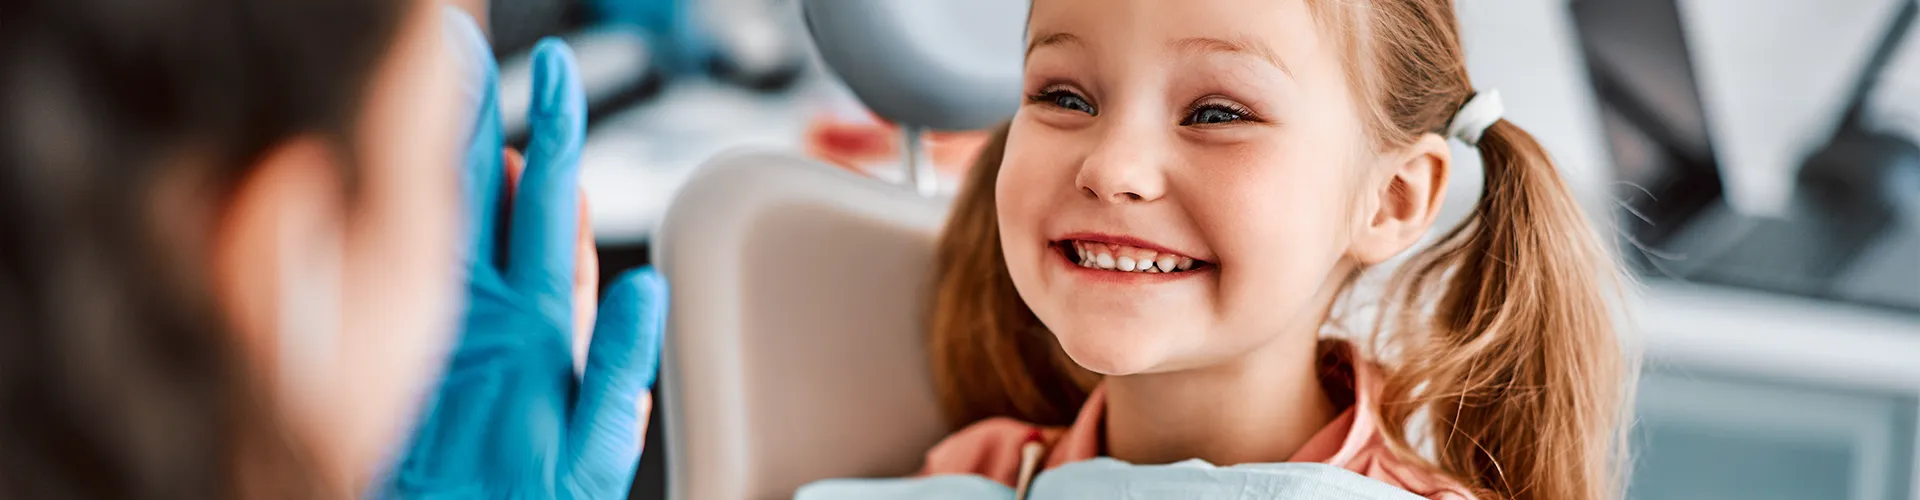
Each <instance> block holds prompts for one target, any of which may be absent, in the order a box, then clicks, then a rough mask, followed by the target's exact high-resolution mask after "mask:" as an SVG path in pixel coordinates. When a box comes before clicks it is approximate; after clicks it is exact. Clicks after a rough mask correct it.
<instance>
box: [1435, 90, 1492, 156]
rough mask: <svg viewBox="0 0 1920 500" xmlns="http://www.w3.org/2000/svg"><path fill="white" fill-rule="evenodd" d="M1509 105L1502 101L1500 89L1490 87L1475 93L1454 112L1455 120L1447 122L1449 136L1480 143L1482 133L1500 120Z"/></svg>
mask: <svg viewBox="0 0 1920 500" xmlns="http://www.w3.org/2000/svg"><path fill="white" fill-rule="evenodd" d="M1506 112H1507V107H1506V105H1504V104H1501V103H1500V90H1499V89H1488V90H1485V91H1482V92H1476V93H1474V94H1473V98H1472V99H1467V104H1466V105H1464V106H1460V111H1456V112H1454V113H1453V122H1452V123H1449V124H1447V137H1451V138H1454V139H1459V140H1460V142H1464V143H1467V145H1469V146H1478V145H1480V135H1481V134H1485V133H1486V132H1487V128H1488V127H1492V126H1493V124H1494V122H1498V121H1500V115H1501V114H1504V113H1506Z"/></svg>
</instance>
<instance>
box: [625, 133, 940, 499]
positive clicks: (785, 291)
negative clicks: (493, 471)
mask: <svg viewBox="0 0 1920 500" xmlns="http://www.w3.org/2000/svg"><path fill="white" fill-rule="evenodd" d="M946 205H947V202H946V200H939V199H929V198H922V197H920V196H918V195H915V194H913V193H912V192H911V191H909V190H907V189H904V188H903V187H901V186H897V185H889V184H884V183H882V182H880V181H876V180H872V179H868V178H864V177H859V176H856V175H853V174H851V173H848V172H846V171H843V170H840V169H837V168H834V167H830V166H827V165H826V164H823V163H820V162H817V161H814V160H810V159H806V158H802V157H800V156H799V155H797V154H790V153H771V152H733V153H728V154H723V155H721V156H720V157H718V158H715V159H713V160H712V161H710V162H708V164H706V165H704V166H702V167H701V168H700V169H699V170H698V171H697V173H695V174H694V175H693V177H692V178H690V179H689V180H688V182H687V184H686V185H685V186H684V187H683V188H682V189H681V190H680V191H679V194H678V195H677V197H676V198H675V199H674V201H673V203H672V205H671V207H670V208H669V209H668V211H667V215H666V219H665V221H664V222H663V224H662V226H661V228H660V230H659V232H658V233H657V234H656V235H655V236H654V240H653V245H654V247H653V248H654V249H653V251H654V262H655V263H656V265H657V266H658V267H659V269H660V270H661V272H662V273H663V274H664V275H665V276H666V278H667V282H668V285H669V287H670V289H671V294H672V297H671V301H672V303H671V305H670V307H671V309H670V310H669V314H668V320H667V323H668V325H667V337H666V347H665V349H664V351H663V355H664V359H663V361H664V363H663V365H662V368H661V372H662V373H661V381H660V394H661V396H662V397H663V398H664V401H663V405H662V408H663V411H665V414H664V415H663V416H664V417H665V419H666V425H667V429H666V431H667V432H666V434H667V436H668V439H667V441H668V442H667V448H668V479H667V487H668V492H669V494H668V497H669V498H673V499H676V500H680V499H697V500H712V499H762V498H791V497H792V495H793V492H794V489H796V488H798V487H799V486H801V485H803V484H806V483H808V482H812V481H814V480H818V479H825V478H834V477H885V476H899V475H905V474H910V473H912V472H913V471H914V468H916V467H917V466H918V465H919V464H920V462H921V457H922V456H923V454H924V453H925V452H926V451H927V449H928V448H929V447H931V446H932V445H933V444H934V443H936V442H938V440H939V439H940V438H941V437H942V436H943V435H944V434H945V433H946V431H947V430H948V428H947V425H946V423H945V422H944V421H943V419H942V418H941V416H940V412H939V408H938V402H937V400H936V398H935V395H934V392H933V387H932V380H931V376H930V374H929V372H928V371H927V368H926V367H927V363H926V359H927V358H926V352H925V348H924V345H925V335H924V334H923V332H924V331H925V328H924V323H923V321H922V311H924V310H925V308H926V300H925V299H924V298H925V297H926V291H927V290H928V289H929V281H930V279H929V278H930V277H931V272H932V257H933V250H934V241H935V237H936V233H937V231H938V228H939V226H940V224H941V223H942V222H943V218H944V216H945V210H946V209H945V207H946Z"/></svg>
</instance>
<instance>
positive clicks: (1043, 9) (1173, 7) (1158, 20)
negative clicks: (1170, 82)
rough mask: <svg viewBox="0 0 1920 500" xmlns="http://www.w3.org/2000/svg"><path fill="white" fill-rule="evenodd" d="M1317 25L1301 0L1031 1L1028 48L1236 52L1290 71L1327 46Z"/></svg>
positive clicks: (1322, 52) (1327, 50)
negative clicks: (1173, 0)
mask: <svg viewBox="0 0 1920 500" xmlns="http://www.w3.org/2000/svg"><path fill="white" fill-rule="evenodd" d="M1320 27H1321V26H1320V23H1318V22H1317V20H1316V17H1315V15H1314V10H1313V8H1312V6H1310V5H1309V4H1308V2H1307V0H1182V1H1178V2H1169V1H1165V0H1035V1H1034V2H1033V8H1032V14H1031V15H1030V16H1028V22H1027V37H1028V38H1027V40H1028V55H1032V53H1033V52H1034V51H1036V50H1039V49H1041V48H1046V47H1051V46H1072V48H1076V49H1078V50H1081V51H1089V52H1111V51H1127V52H1129V53H1130V54H1131V53H1138V52H1145V51H1157V53H1164V54H1182V55H1188V54H1238V55H1249V56H1254V57H1256V58H1258V59H1261V60H1264V61H1266V62H1268V63H1270V64H1273V65H1274V66H1276V67H1278V68H1280V69H1281V70H1282V71H1285V72H1288V73H1290V74H1291V73H1292V70H1294V69H1296V68H1297V67H1299V66H1305V65H1311V64H1313V62H1312V61H1313V60H1315V59H1326V57H1325V56H1328V55H1331V54H1333V53H1334V52H1333V51H1332V50H1331V48H1330V47H1331V46H1330V45H1328V44H1327V43H1326V41H1325V40H1326V37H1325V36H1323V35H1324V33H1322V32H1321V29H1320ZM1138 55H1147V54H1145V53H1141V54H1138Z"/></svg>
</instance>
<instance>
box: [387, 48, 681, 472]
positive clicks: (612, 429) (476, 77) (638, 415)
mask: <svg viewBox="0 0 1920 500" xmlns="http://www.w3.org/2000/svg"><path fill="white" fill-rule="evenodd" d="M448 21H449V23H450V24H452V25H453V26H452V27H451V28H450V33H449V38H450V39H451V41H452V42H453V43H454V44H455V45H456V53H458V54H460V56H461V57H464V58H466V61H464V62H466V63H469V64H468V65H469V68H468V69H469V70H470V72H471V74H469V75H465V76H464V77H463V78H469V79H470V81H469V82H468V83H469V84H473V83H475V82H477V83H478V84H479V85H478V86H477V87H471V88H469V89H468V90H469V91H470V92H471V95H473V96H478V98H477V100H476V102H475V104H476V105H477V109H478V114H477V115H476V116H475V117H474V118H475V120H474V122H475V123H476V127H475V129H474V135H473V138H472V143H471V147H470V149H469V150H468V151H467V154H466V158H467V161H466V164H465V166H464V167H463V170H464V172H463V177H464V178H465V181H466V187H467V191H466V195H467V200H468V202H469V204H470V206H469V207H467V208H468V209H469V214H471V217H470V219H469V220H470V221H471V223H472V226H471V227H470V233H471V234H470V239H469V240H467V243H468V244H469V245H470V247H469V248H470V249H471V250H470V252H468V256H467V261H468V262H467V266H468V269H469V276H468V284H467V289H468V301H469V302H468V304H467V307H466V314H465V317H464V323H463V326H462V331H461V333H460V336H459V338H458V340H457V341H456V344H455V346H454V349H453V353H452V357H451V360H450V361H449V364H448V366H447V372H446V378H445V380H444V381H442V383H441V386H440V388H439V391H438V393H437V394H436V395H435V396H434V401H433V402H431V403H430V404H429V406H428V407H427V408H426V410H425V411H424V413H423V415H422V420H421V422H420V426H419V427H418V429H417V431H416V434H415V436H414V440H413V442H412V445H411V447H410V448H409V449H408V450H407V451H406V455H405V456H404V457H403V458H402V459H401V462H400V464H399V466H398V468H397V469H396V470H395V471H394V473H393V475H392V478H391V480H390V481H388V482H387V484H386V487H385V488H384V489H383V491H380V492H378V493H377V495H378V496H382V497H386V498H434V499H437V498H461V499H468V498H514V499H551V498H560V499H614V498H626V497H627V493H628V490H629V488H630V487H631V484H632V481H633V474H634V469H635V466H636V465H638V463H639V459H640V448H641V442H640V440H641V438H642V436H643V433H641V432H640V431H639V430H640V426H641V424H642V423H643V422H644V419H645V415H644V412H645V410H642V409H641V408H640V406H646V407H648V408H650V407H651V395H650V394H649V392H648V391H649V389H650V388H651V387H652V385H653V379H654V373H655V369H656V368H657V366H658V364H659V345H660V336H661V333H662V329H663V323H662V319H663V314H664V311H665V304H664V301H665V297H666V294H665V288H664V287H665V285H664V283H663V282H662V280H661V279H660V277H659V275H658V274H656V273H654V272H653V271H652V270H651V269H641V270H639V271H635V272H631V273H628V274H626V275H624V276H621V277H620V278H619V279H617V280H615V281H614V282H613V283H612V284H611V285H610V286H609V289H608V292H607V295H606V299H605V300H604V301H603V302H602V303H601V305H600V309H599V313H598V318H597V321H596V323H595V325H594V331H593V339H592V345H591V347H590V348H589V351H588V355H587V361H586V370H585V374H584V376H583V377H582V378H579V379H576V378H575V376H574V371H573V360H572V354H571V351H572V349H571V347H570V346H571V336H572V333H571V332H572V331H573V327H572V325H573V310H574V309H573V303H572V295H573V286H574V280H573V277H574V275H575V265H576V263H575V251H576V250H577V248H576V237H577V236H578V231H579V224H580V216H579V214H580V212H579V190H580V187H579V172H578V170H579V168H578V167H579V157H580V148H581V144H582V142H583V136H584V132H585V127H586V124H585V117H586V104H585V99H584V97H583V96H582V93H583V91H582V90H581V87H580V83H579V81H578V73H577V70H576V69H575V66H574V60H573V55H572V53H571V52H570V51H569V49H568V48H567V46H566V45H565V44H564V43H561V42H560V41H558V40H555V39H547V40H542V41H541V42H540V44H539V45H538V46H537V47H536V48H535V49H534V57H533V60H534V77H533V80H534V84H533V87H534V91H533V92H534V96H533V99H532V102H533V105H532V109H531V111H530V112H529V114H530V115H531V116H529V119H528V122H529V124H530V127H531V129H532V131H533V137H532V139H531V142H530V143H529V144H528V148H527V154H526V168H525V172H524V173H523V174H522V175H521V177H520V182H519V186H518V188H517V189H516V191H515V194H514V196H513V198H512V201H511V207H502V202H501V197H502V196H503V195H504V193H505V186H503V184H504V182H505V172H504V165H503V161H504V160H503V158H502V154H501V153H502V139H501V132H500V117H499V111H498V105H497V99H496V97H497V96H496V95H495V94H496V93H497V90H495V89H496V84H495V81H496V79H497V70H496V69H495V65H494V62H493V59H492V56H491V55H489V54H490V52H489V51H488V50H487V46H486V39H485V38H484V36H482V35H481V32H480V30H479V26H478V25H476V24H474V23H473V20H472V19H471V18H470V17H467V16H466V15H465V14H464V13H458V11H451V12H450V13H449V14H448ZM502 208H509V210H510V211H509V212H506V213H504V214H503V213H502V211H501V209H502ZM502 217H510V218H511V221H510V224H509V225H506V226H504V228H503V226H502V224H500V222H501V220H502V219H501V218H502ZM503 229H504V230H505V231H506V232H507V234H506V244H505V245H504V249H498V248H496V246H497V245H498V242H499V240H498V239H497V238H498V232H499V231H501V230H503ZM502 252H504V255H502V254H501V253H502Z"/></svg>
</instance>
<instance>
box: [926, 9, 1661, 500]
mask: <svg viewBox="0 0 1920 500" xmlns="http://www.w3.org/2000/svg"><path fill="white" fill-rule="evenodd" d="M1309 3H1310V4H1312V5H1313V7H1314V10H1315V13H1316V15H1317V16H1318V17H1319V18H1320V21H1322V22H1323V26H1325V27H1328V28H1331V29H1330V31H1331V32H1335V33H1338V34H1341V35H1342V37H1341V38H1342V42H1343V43H1344V46H1345V51H1346V54H1347V57H1348V61H1347V62H1348V64H1347V65H1346V66H1347V68H1348V71H1349V73H1350V75H1349V76H1350V80H1351V81H1354V82H1357V83H1358V85H1357V86H1356V88H1355V89H1354V92H1355V95H1356V96H1357V97H1359V102H1364V103H1373V105H1371V106H1365V107H1364V109H1363V112H1364V113H1367V116H1365V118H1366V119H1367V123H1368V130H1367V132H1368V133H1369V135H1371V136H1372V137H1373V138H1374V139H1375V140H1376V142H1377V143H1378V145H1379V146H1380V147H1381V149H1382V150H1386V149H1391V148H1394V147H1401V146H1405V145H1408V144H1411V143H1412V142H1413V141H1414V140H1416V139H1417V138H1419V137H1421V136H1422V135H1424V134H1428V133H1440V132H1441V131H1443V130H1445V128H1446V126H1447V125H1448V121H1449V120H1450V119H1451V118H1452V116H1453V114H1454V112H1455V111H1456V110H1458V109H1459V108H1460V107H1461V106H1462V105H1463V104H1464V103H1465V102H1466V101H1467V99H1468V98H1470V97H1472V96H1473V93H1474V90H1473V86H1472V83H1471V81H1470V80H1469V79H1468V78H1467V71H1466V66H1465V61H1464V59H1463V56H1462V53H1461V48H1460V37H1459V29H1458V26H1457V21H1456V18H1455V15H1454V11H1453V5H1452V2H1451V1H1450V0H1391V1H1387V0H1381V1H1369V2H1344V1H1340V0H1314V1H1309ZM1362 34H1365V35H1364V36H1362ZM1005 134H1006V129H1005V128H1004V127H1002V128H1001V130H999V131H998V133H996V135H995V137H994V138H993V139H992V140H991V141H990V142H989V145H988V148H987V150H986V151H984V152H983V153H982V155H981V157H980V160H979V161H978V163H977V164H976V165H975V168H974V169H973V170H972V172H971V173H970V175H969V178H968V181H967V184H966V186H965V187H964V188H963V189H962V191H961V193H960V196H959V197H958V199H957V200H956V201H955V206H954V208H953V212H952V213H951V215H950V219H949V222H948V224H947V227H946V229H945V232H944V233H943V234H942V236H941V241H940V249H939V253H938V256H937V257H936V277H935V286H936V289H935V293H934V303H933V307H932V310H931V314H930V315H929V319H930V323H931V324H930V325H929V326H930V329H929V332H930V335H931V338H930V342H929V348H930V349H931V351H932V352H931V357H932V364H933V370H934V381H935V384H936V388H937V389H938V390H939V392H940V394H941V400H942V403H943V405H944V407H945V410H946V412H947V416H948V418H949V419H950V422H953V423H954V424H956V425H965V424H968V423H971V422H974V421H977V420H980V419H984V418H988V417H996V416H1007V417H1013V418H1017V419H1021V420H1025V421H1029V422H1033V423H1036V424H1041V425H1066V424H1068V423H1071V422H1072V420H1073V418H1074V416H1075V413H1076V412H1078V410H1079V408H1080V406H1081V405H1082V404H1084V403H1085V401H1086V397H1087V394H1088V393H1089V391H1090V389H1091V387H1092V386H1093V385H1094V384H1095V383H1097V382H1098V377H1097V376H1096V375H1094V374H1092V373H1091V372H1088V371H1087V370H1085V369H1083V368H1080V367H1079V366H1077V365H1075V364H1074V363H1073V362H1072V361H1071V360H1070V359H1068V358H1067V357H1066V355H1065V354H1064V353H1063V351H1062V350H1061V349H1060V347H1059V345H1058V344H1057V343H1056V341H1055V340H1054V338H1053V336H1052V335H1051V334H1049V333H1048V332H1047V330H1046V328H1045V327H1044V326H1043V325H1041V324H1040V322H1039V320H1038V319H1037V318H1036V317H1035V316H1034V315H1033V312H1032V311H1031V310H1029V309H1028V308H1027V307H1026V305H1025V303H1023V302H1021V300H1020V298H1019V296H1018V294H1017V293H1016V292H1015V290H1014V288H1013V282H1012V279H1011V277H1010V276H1009V275H1008V272H1007V267H1006V262H1005V259H1004V257H1003V256H1002V255H1001V250H1000V240H999V228H998V227H997V225H996V219H995V217H996V215H995V208H994V178H995V176H997V175H998V172H999V167H1000V157H1001V154H1002V151H1001V148H1002V147H1003V146H1004V142H1005ZM1477 147H1478V149H1479V151H1480V156H1481V160H1482V162H1483V163H1484V164H1485V174H1484V177H1485V188H1484V192H1483V194H1482V195H1481V197H1480V199H1479V200H1478V201H1477V202H1476V204H1475V206H1474V210H1473V212H1472V214H1471V215H1470V216H1469V217H1468V218H1467V219H1466V220H1464V221H1462V222H1461V223H1460V224H1459V225H1458V226H1456V227H1454V228H1452V229H1451V230H1449V231H1448V232H1447V233H1445V235H1444V236H1442V237H1441V238H1440V239H1439V240H1438V242H1437V243H1435V244H1434V245H1432V246H1431V247H1429V248H1426V249H1423V250H1421V251H1420V252H1419V253H1418V254H1416V255H1414V256H1412V258H1411V259H1410V260H1409V261H1408V262H1407V263H1406V264H1405V265H1403V266H1402V267H1400V268H1399V269H1398V270H1397V271H1396V272H1395V274H1394V275H1393V278H1392V280H1391V281H1390V284H1389V288H1388V292H1387V296H1386V303H1385V304H1383V306H1384V307H1382V308H1381V309H1380V318H1379V319H1380V321H1379V322H1378V323H1377V324H1376V327H1375V328H1376V329H1375V332H1374V333H1375V335H1374V339H1375V342H1374V344H1376V349H1374V351H1375V352H1374V354H1375V355H1376V356H1375V357H1376V358H1378V359H1376V361H1377V362H1379V363H1380V365H1381V368H1382V372H1383V374H1384V384H1383V389H1382V394H1381V397H1380V401H1381V404H1380V413H1381V423H1382V425H1381V428H1382V432H1383V434H1385V437H1386V438H1387V441H1388V443H1389V444H1390V447H1391V448H1393V449H1394V451H1395V452H1396V453H1397V454H1399V455H1400V456H1401V457H1402V458H1404V459H1408V460H1412V461H1415V462H1417V463H1426V464H1428V465H1429V466H1430V467H1432V468H1433V469H1435V470H1436V471H1437V472H1440V473H1442V474H1445V475H1448V476H1451V477H1453V478H1455V479H1456V480H1458V481H1460V482H1461V483H1463V484H1464V485H1466V486H1468V487H1470V488H1473V489H1476V490H1478V491H1480V492H1481V496H1482V497H1483V498H1504V499H1515V500H1527V499H1554V500H1562V499H1565V500H1597V499H1602V498H1618V497H1619V495H1620V494H1621V490H1622V482H1623V481H1622V474H1621V473H1622V469H1623V468H1624V461H1625V458H1624V457H1625V452H1626V446H1625V444H1626V440H1625V426H1624V423H1625V419H1624V415H1625V413H1626V408H1627V399H1628V395H1629V393H1630V391H1631V385H1632V384H1631V382H1632V373H1633V369H1632V365H1631V363H1630V361H1629V359H1630V357H1629V356H1627V355H1626V354H1624V352H1623V348H1622V345H1621V344H1620V342H1619V337H1618V336H1617V335H1616V329H1615V328H1616V326H1615V323H1616V317H1615V316H1614V306H1615V305H1616V304H1617V303H1616V301H1617V300H1618V297H1617V296H1616V295H1615V293H1616V292H1618V291H1619V290H1621V288H1620V285H1621V284H1622V281H1623V280H1622V279H1621V277H1620V276H1619V271H1618V270H1619V265H1618V264H1617V263H1616V262H1615V261H1614V260H1613V258H1612V257H1611V254H1610V252H1609V251H1608V250H1607V248H1606V247H1605V246H1603V245H1602V244H1601V242H1600V239H1599V237H1598V235H1597V234H1595V231H1594V230H1593V228H1592V227H1590V226H1589V223H1588V221H1587V219H1586V217H1585V216H1584V215H1583V214H1582V213H1581V210H1580V207H1579V205H1578V203H1577V202H1576V200H1575V198H1574V196H1573V194H1572V192H1571V191H1570V190H1569V189H1568V188H1567V186H1566V184H1565V183H1564V182H1563V181H1562V179H1561V178H1560V175H1559V174H1558V172H1557V171H1556V170H1555V168H1554V165H1553V162H1552V160H1551V159H1550V158H1548V156H1547V154H1546V151H1545V150H1544V149H1542V148H1541V147H1540V145H1539V143H1538V142H1536V141H1535V140H1534V138H1533V136H1531V135H1529V134H1527V132H1526V131H1524V130H1521V129H1520V127H1518V126H1515V125H1514V124H1512V123H1510V122H1507V121H1505V120H1501V121H1499V122H1497V123H1495V124H1494V125H1493V126H1492V127H1491V128H1489V129H1488V130H1487V131H1486V132H1485V133H1484V134H1483V135H1482V137H1481V139H1480V141H1479V143H1478V145H1477ZM1348 282H1349V284H1350V283H1351V282H1352V280H1348ZM1389 329H1390V330H1391V334H1390V335H1386V334H1382V333H1381V332H1383V331H1387V330H1389ZM1420 422H1424V425H1421V424H1420ZM1422 433H1424V437H1425V439H1424V440H1423V441H1416V440H1415V439H1414V438H1413V437H1414V436H1419V435H1422ZM1423 444H1424V445H1427V446H1429V447H1430V449H1431V452H1432V453H1431V456H1430V458H1431V460H1429V459H1428V458H1427V457H1423V456H1422V455H1421V454H1420V453H1418V452H1417V451H1416V449H1418V448H1420V447H1421V445H1423Z"/></svg>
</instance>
